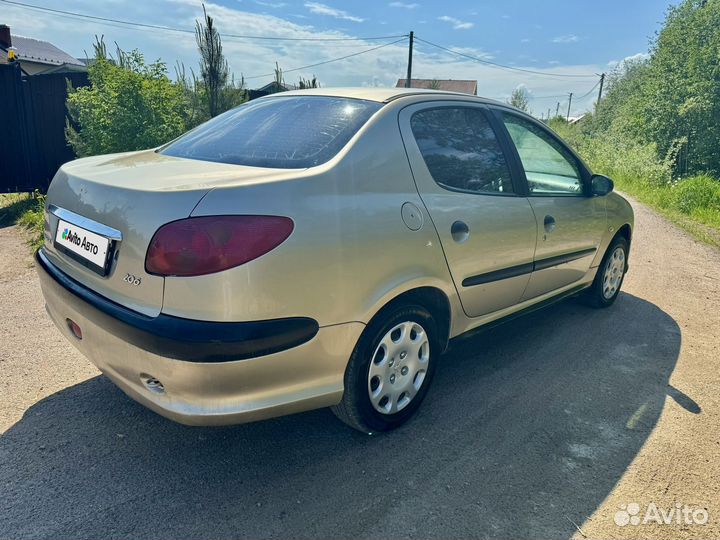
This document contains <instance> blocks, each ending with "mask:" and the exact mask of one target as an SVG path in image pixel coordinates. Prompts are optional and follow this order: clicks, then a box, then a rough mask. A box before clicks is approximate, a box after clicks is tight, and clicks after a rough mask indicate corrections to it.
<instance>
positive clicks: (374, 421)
mask: <svg viewBox="0 0 720 540" xmlns="http://www.w3.org/2000/svg"><path fill="white" fill-rule="evenodd" d="M437 336H438V334H437V325H436V324H435V320H434V319H433V317H432V315H431V314H430V312H429V311H428V310H427V309H425V308H424V307H422V306H419V305H415V304H404V305H398V306H395V307H393V308H391V309H389V310H387V311H386V312H384V313H381V314H380V315H379V316H377V317H376V318H375V319H374V320H373V321H371V323H370V324H369V325H368V327H367V328H366V329H365V331H364V332H363V334H362V336H361V337H360V339H359V340H358V343H357V345H356V346H355V349H354V350H353V353H352V355H351V356H350V361H349V362H348V366H347V369H346V370H345V392H344V394H343V399H342V401H341V402H340V403H339V404H338V405H335V406H334V407H332V411H333V413H335V415H336V416H337V417H338V418H339V419H340V420H342V421H343V422H345V423H346V424H347V425H349V426H350V427H352V428H355V429H357V430H359V431H362V432H363V433H368V434H369V433H373V432H376V431H388V430H390V429H394V428H396V427H398V426H400V425H402V424H403V423H405V422H406V421H407V420H408V419H409V418H410V417H411V416H412V415H413V414H414V413H415V411H417V409H418V407H420V404H421V403H422V400H423V399H424V398H425V395H426V394H427V391H428V388H429V386H430V383H431V382H432V378H433V374H434V372H435V363H436V360H437V358H436V357H437V356H438V355H439V351H440V347H439V344H438V340H437Z"/></svg>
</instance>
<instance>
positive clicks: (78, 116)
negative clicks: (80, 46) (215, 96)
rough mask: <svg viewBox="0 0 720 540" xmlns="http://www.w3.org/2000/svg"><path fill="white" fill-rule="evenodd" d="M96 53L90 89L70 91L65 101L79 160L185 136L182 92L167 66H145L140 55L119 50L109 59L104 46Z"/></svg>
mask: <svg viewBox="0 0 720 540" xmlns="http://www.w3.org/2000/svg"><path fill="white" fill-rule="evenodd" d="M95 53H96V54H95V59H94V60H93V62H92V63H91V64H90V66H89V67H88V75H89V79H90V86H87V87H83V88H78V89H72V88H71V89H69V95H68V99H67V108H68V112H69V114H70V117H71V119H72V121H71V122H68V124H67V126H66V129H65V134H66V138H67V140H68V143H69V144H70V145H71V146H72V148H73V150H74V151H75V153H76V154H77V155H78V156H91V155H96V154H108V153H113V152H124V151H129V150H141V149H144V148H152V147H155V146H158V145H160V144H163V143H165V142H167V141H169V140H171V139H173V138H175V137H177V136H178V135H180V134H181V133H183V132H184V131H185V128H186V126H185V121H184V97H183V93H182V89H181V88H180V87H179V86H178V85H176V84H173V83H172V82H171V81H170V79H169V78H168V77H167V70H166V67H165V64H164V63H162V62H160V61H159V60H158V61H156V62H153V63H151V64H146V63H145V59H144V58H143V55H142V54H141V53H140V52H139V51H137V50H133V51H131V52H125V51H122V50H120V49H119V48H118V50H117V55H116V58H115V59H111V58H109V57H108V55H107V53H106V49H105V44H104V43H103V42H102V40H99V41H98V42H97V43H96V45H95Z"/></svg>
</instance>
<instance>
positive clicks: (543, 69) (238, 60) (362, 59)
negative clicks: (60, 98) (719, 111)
mask: <svg viewBox="0 0 720 540" xmlns="http://www.w3.org/2000/svg"><path fill="white" fill-rule="evenodd" d="M21 1H23V2H26V3H28V4H33V5H36V6H44V7H48V8H54V9H60V10H65V11H73V12H78V13H84V14H90V15H95V16H100V17H108V18H115V19H121V20H126V21H137V22H144V23H149V24H156V25H163V26H171V27H174V28H184V29H192V28H193V24H194V19H195V18H197V17H199V16H201V13H202V11H201V6H200V2H198V1H196V0H147V1H144V2H143V1H138V0H103V1H101V2H98V1H96V0H62V1H58V0H21ZM668 5H669V4H668V1H667V0H642V1H628V0H624V1H619V0H605V1H603V2H589V1H584V0H545V1H544V2H529V1H527V0H526V1H519V0H504V1H485V2H477V1H475V2H471V1H451V0H448V1H445V2H429V1H423V0H403V1H392V0H385V1H380V0H366V1H364V2H363V1H355V0H353V1H343V2H340V1H338V0H322V1H310V0H215V1H214V2H206V7H207V9H208V12H209V13H210V14H211V15H212V16H214V17H215V19H216V21H217V25H218V28H219V29H220V31H221V33H225V34H243V35H250V34H251V35H264V36H275V37H297V38H304V37H314V38H318V37H320V38H323V37H327V38H338V37H341V38H349V37H352V38H357V37H375V36H392V35H400V34H406V33H408V31H409V30H414V31H415V34H416V36H417V37H418V38H421V39H425V40H427V41H431V42H433V43H437V44H439V45H442V46H444V47H447V48H449V49H452V50H454V51H458V52H461V53H464V54H468V55H470V56H475V57H480V58H483V59H486V60H489V61H491V62H497V63H500V64H504V65H507V66H514V67H518V68H522V69H526V70H531V71H536V72H538V73H525V72H513V71H508V70H501V69H496V68H493V67H490V66H487V65H483V64H480V63H477V62H473V61H472V60H470V59H467V58H464V57H460V56H457V55H453V54H451V53H448V52H446V51H442V50H440V49H436V48H434V47H431V46H429V45H427V44H424V43H422V42H419V41H418V42H417V43H416V50H415V56H414V69H413V76H414V77H422V78H435V77H437V78H453V79H475V80H477V81H478V88H479V89H478V93H479V94H481V95H484V96H487V97H491V98H495V99H501V100H502V99H506V98H507V96H509V94H510V92H511V91H512V90H513V89H514V88H516V87H517V86H519V85H524V86H525V88H526V89H527V90H528V92H529V93H530V96H531V97H532V99H531V107H532V109H533V111H534V113H535V114H537V115H538V116H539V115H540V114H541V112H543V111H547V109H548V108H551V109H553V112H554V109H555V107H556V103H557V102H560V103H561V110H566V108H567V98H566V97H565V95H566V94H567V93H568V92H574V96H575V97H574V100H573V108H572V114H578V113H580V112H582V111H583V110H586V109H587V108H589V107H591V105H592V101H593V99H594V97H596V95H597V91H596V90H595V91H592V92H590V93H588V92H589V91H590V90H591V89H592V87H593V86H594V85H595V84H596V82H597V77H596V76H595V74H596V73H601V72H608V71H610V70H612V69H613V67H614V66H616V65H617V64H618V63H619V62H622V61H623V60H624V59H626V58H629V57H635V56H637V55H642V54H644V53H646V52H647V49H648V42H649V39H650V38H651V36H652V35H653V34H654V32H655V31H656V30H657V29H658V28H659V26H660V23H661V22H662V20H663V17H664V13H665V10H666V9H667V6H668ZM0 10H1V11H0V23H6V24H9V25H10V26H11V28H12V32H13V34H15V35H23V36H28V37H35V38H38V39H45V40H48V41H51V42H52V43H54V44H55V45H57V46H59V47H60V48H62V49H64V50H66V51H67V52H69V53H71V54H73V55H74V56H84V51H86V50H87V51H90V50H91V49H92V42H93V40H94V37H93V36H94V35H95V34H98V35H101V34H102V35H104V36H105V40H106V42H108V43H113V42H115V41H117V42H118V43H119V44H120V45H121V46H122V47H123V48H124V49H133V48H138V49H140V50H141V51H142V52H143V53H145V55H146V58H147V59H149V60H153V59H155V58H162V59H163V60H164V61H165V62H166V63H167V64H168V66H170V67H171V68H172V66H174V64H175V62H176V61H180V62H183V63H184V64H185V65H186V67H188V68H190V67H196V66H197V54H196V51H195V43H194V38H193V36H192V35H191V34H184V33H178V32H168V31H161V30H149V29H138V28H133V27H128V26H124V25H119V24H110V23H101V22H99V21H93V20H88V19H82V18H76V17H70V16H61V15H58V14H51V13H47V12H42V11H38V10H30V9H27V8H23V7H20V6H16V5H10V4H6V3H0ZM391 41H394V40H393V39H381V40H360V41H332V42H331V41H328V42H317V41H315V42H312V41H307V42H302V41H287V42H282V41H280V42H278V41H260V40H243V39H235V38H226V39H225V40H224V47H225V52H226V55H227V57H228V61H229V64H230V67H231V69H232V71H233V72H234V73H235V74H236V76H238V77H239V75H240V74H241V73H242V74H244V75H245V76H246V77H251V78H250V79H248V81H247V83H248V86H249V87H251V88H252V87H258V86H261V85H263V84H265V83H266V82H269V81H270V80H271V77H268V76H264V75H265V74H268V73H271V72H272V71H273V67H274V63H275V61H278V62H279V63H280V66H281V67H282V68H284V69H285V70H289V69H293V68H297V67H301V66H305V65H308V64H313V63H316V62H323V61H327V60H331V59H333V58H337V57H340V56H344V55H348V54H352V53H355V52H359V51H363V50H367V49H369V48H372V47H375V46H377V45H382V44H385V43H389V42H391ZM406 62H407V44H406V42H402V43H398V44H395V45H389V46H386V47H384V48H382V49H378V50H375V51H371V52H368V53H365V54H362V55H359V56H355V57H353V58H349V59H347V60H344V61H341V62H333V63H329V64H326V65H323V66H318V67H315V68H308V69H305V70H300V71H296V72H292V73H286V80H287V81H288V82H296V81H297V79H298V77H299V76H304V77H310V76H312V75H317V77H318V78H319V80H320V82H321V84H322V85H323V86H361V85H379V86H389V85H394V83H395V81H396V79H397V78H399V77H403V76H404V74H405V69H406ZM172 72H173V70H172V69H171V75H172ZM557 74H562V75H575V76H574V77H558V76H555V75H557ZM555 96H560V97H555ZM583 96H584V97H583Z"/></svg>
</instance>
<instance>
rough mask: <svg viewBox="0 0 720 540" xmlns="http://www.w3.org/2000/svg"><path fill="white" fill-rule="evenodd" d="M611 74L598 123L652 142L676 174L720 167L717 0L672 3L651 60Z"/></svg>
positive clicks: (719, 23)
mask: <svg viewBox="0 0 720 540" xmlns="http://www.w3.org/2000/svg"><path fill="white" fill-rule="evenodd" d="M614 77H615V80H614V81H613V80H611V81H610V88H609V91H608V93H607V94H606V98H605V99H603V101H602V102H601V103H600V105H599V106H598V108H597V114H596V115H595V122H593V123H594V124H595V127H596V128H598V129H601V128H604V129H610V130H612V131H614V132H616V133H621V134H623V135H625V136H629V137H630V138H632V139H633V140H635V141H637V142H639V143H641V144H655V145H656V146H657V151H658V154H659V158H660V159H664V160H665V159H669V160H672V161H673V162H675V174H676V176H679V175H680V176H681V175H686V174H696V173H700V172H709V173H713V174H715V175H716V176H717V175H719V174H720V145H718V141H720V122H719V121H718V118H720V0H684V1H683V2H682V3H680V4H679V5H677V6H673V7H671V8H670V9H669V10H668V13H667V17H666V19H665V23H664V25H663V27H662V29H661V30H660V32H659V33H658V34H657V35H656V36H655V39H654V40H653V42H652V44H651V48H650V57H649V59H648V60H646V61H641V62H635V63H633V64H631V65H630V66H622V68H621V70H620V71H619V72H618V73H616V74H615V75H614ZM678 156H679V157H680V158H681V159H680V160H679V161H678V160H677V159H676V158H677V157H678Z"/></svg>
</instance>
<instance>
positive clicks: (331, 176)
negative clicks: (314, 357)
mask: <svg viewBox="0 0 720 540" xmlns="http://www.w3.org/2000/svg"><path fill="white" fill-rule="evenodd" d="M405 202H411V203H413V204H414V205H415V206H416V207H417V208H418V209H420V210H421V213H422V214H423V225H422V227H421V228H420V229H419V230H417V231H412V230H410V229H409V228H408V227H407V226H406V225H405V224H404V222H403V220H402V217H401V207H402V205H403V203H405ZM217 214H267V215H284V216H289V217H291V218H292V219H293V220H294V222H295V229H294V231H293V233H292V234H291V236H290V237H289V238H288V239H287V240H286V241H285V242H284V243H283V244H282V245H281V246H279V247H278V248H276V249H275V250H273V251H271V252H270V253H268V254H266V255H264V256H262V257H260V258H259V259H256V260H255V261H252V262H250V263H248V264H245V265H242V266H239V267H236V268H233V269H230V270H227V271H224V272H220V273H217V274H213V275H208V276H198V277H192V278H178V277H168V278H166V279H165V296H164V305H163V311H164V312H165V313H168V314H172V315H177V316H181V317H189V318H195V319H204V320H217V321H243V320H262V319H272V318H279V317H292V316H306V317H313V318H314V319H316V320H317V321H318V322H319V324H320V325H321V326H326V325H331V324H339V323H344V322H349V321H360V322H367V321H368V320H369V319H370V318H372V316H373V315H374V314H375V313H376V312H377V311H378V310H379V309H380V308H381V307H382V306H383V305H384V304H385V303H387V302H388V301H390V300H391V299H392V298H394V297H395V296H397V295H398V294H400V293H402V292H404V291H405V290H408V289H411V288H414V287H419V286H434V287H437V288H439V289H441V290H442V291H443V292H445V294H446V295H447V296H448V297H449V298H450V301H451V305H456V304H457V301H456V296H457V293H456V291H455V289H454V287H453V286H452V282H451V280H450V276H449V273H448V268H447V265H446V262H445V259H444V256H443V253H442V250H441V247H440V243H439V240H438V237H437V233H436V232H435V229H434V227H433V225H432V223H431V221H430V219H429V217H428V215H427V212H426V211H425V209H424V207H423V204H422V201H421V200H420V197H419V196H418V193H417V190H416V188H415V184H414V182H413V178H412V174H411V171H410V168H409V165H408V161H407V156H406V155H405V151H404V147H403V144H402V140H401V138H400V133H399V128H398V124H397V107H396V106H394V105H393V104H390V105H386V107H385V108H384V109H383V110H381V112H379V113H378V114H376V116H375V117H373V118H372V119H371V120H370V121H369V122H368V124H366V125H365V126H364V127H363V128H362V129H361V130H360V132H359V133H358V134H356V136H355V137H354V138H353V139H352V140H351V141H350V143H349V144H348V145H347V146H346V147H345V149H344V150H343V151H341V152H340V154H338V155H337V156H336V157H335V158H334V159H333V160H331V161H330V162H328V163H326V164H324V165H322V166H319V167H314V168H312V169H307V170H299V171H298V172H297V175H296V177H295V178H293V179H284V180H279V181H268V182H259V183H256V184H253V185H244V186H241V187H240V186H238V187H223V188H218V189H214V190H213V191H211V192H210V193H208V194H207V195H206V196H205V197H204V198H203V200H202V201H201V203H200V204H199V205H198V207H197V208H196V209H195V210H194V211H193V216H202V215H217Z"/></svg>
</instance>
